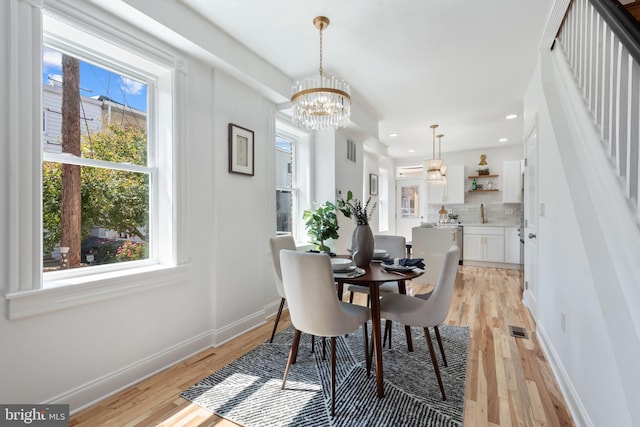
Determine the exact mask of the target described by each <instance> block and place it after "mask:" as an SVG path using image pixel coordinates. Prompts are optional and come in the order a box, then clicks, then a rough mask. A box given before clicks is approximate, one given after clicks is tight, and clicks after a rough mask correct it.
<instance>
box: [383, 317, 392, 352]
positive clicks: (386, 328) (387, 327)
mask: <svg viewBox="0 0 640 427" xmlns="http://www.w3.org/2000/svg"><path fill="white" fill-rule="evenodd" d="M382 337H383V338H382V347H384V345H385V344H386V343H387V338H388V339H389V349H391V320H385V322H384V334H382Z"/></svg>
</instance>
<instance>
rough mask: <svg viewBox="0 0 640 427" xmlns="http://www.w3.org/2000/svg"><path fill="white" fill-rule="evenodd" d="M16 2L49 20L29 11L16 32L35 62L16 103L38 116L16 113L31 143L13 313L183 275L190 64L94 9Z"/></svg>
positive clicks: (18, 131)
mask: <svg viewBox="0 0 640 427" xmlns="http://www.w3.org/2000/svg"><path fill="white" fill-rule="evenodd" d="M12 1H13V4H15V5H17V6H16V10H24V9H27V8H30V9H32V10H37V11H38V12H39V13H31V14H24V13H18V14H17V15H16V16H18V17H19V22H12V30H11V36H12V37H11V45H12V47H13V52H19V54H20V55H27V56H26V57H28V58H29V60H27V61H25V60H21V61H14V62H13V65H12V69H11V70H12V74H14V75H15V76H17V78H16V80H17V87H18V90H16V91H14V92H12V93H11V96H10V98H11V103H12V104H13V106H16V108H17V109H19V110H21V111H26V110H31V111H33V115H28V116H27V117H20V116H17V115H14V116H12V117H11V118H10V128H11V133H12V134H13V135H14V136H16V138H15V140H16V141H20V144H21V145H20V144H18V143H14V144H15V145H12V146H11V147H10V150H9V151H10V152H11V153H12V154H11V155H12V156H13V157H14V158H15V159H17V160H18V163H19V164H18V165H17V166H14V169H13V170H12V171H11V175H12V176H15V177H17V179H16V180H15V184H14V187H13V190H14V191H12V192H11V194H12V197H13V199H12V200H11V201H10V203H11V202H15V203H17V204H19V206H20V209H22V211H16V212H14V213H13V215H12V216H11V221H12V223H14V225H15V227H14V228H15V229H16V233H15V234H13V235H12V236H10V240H11V242H12V243H14V244H15V245H14V247H15V248H16V251H15V253H13V254H12V261H11V262H12V265H15V266H17V268H14V269H12V271H11V272H10V278H9V279H10V280H9V281H10V283H9V286H8V289H7V292H6V293H5V297H6V299H7V300H8V301H9V304H8V307H9V312H8V315H9V317H10V318H18V317H23V316H26V315H33V314H38V313H41V312H46V311H49V310H51V309H60V308H61V306H72V305H77V304H82V303H84V302H90V301H95V300H97V299H102V298H105V297H109V296H114V295H121V294H123V293H129V292H131V289H134V288H145V287H150V286H157V285H162V284H164V283H168V282H171V281H173V280H175V279H176V277H179V276H181V274H182V272H183V270H184V269H182V268H180V267H177V266H178V265H179V264H181V263H182V262H181V259H187V258H188V255H186V254H185V252H184V251H182V250H181V247H183V246H184V245H183V244H179V241H180V239H178V236H179V235H180V234H181V233H179V228H180V227H181V226H182V220H181V218H179V215H178V214H179V213H180V209H179V206H178V201H179V194H178V192H177V191H176V188H178V186H179V185H180V177H181V176H182V175H181V172H180V171H178V170H176V169H175V168H174V166H175V165H177V164H179V161H178V159H179V157H180V150H179V149H178V148H179V146H180V136H181V131H180V129H179V128H178V126H177V123H178V122H179V121H178V120H176V119H177V118H179V115H180V114H181V113H180V111H182V110H183V109H184V105H182V104H184V100H182V97H180V96H176V93H180V89H182V88H183V87H184V78H185V77H184V76H185V74H184V61H183V60H182V59H180V58H178V57H176V56H174V55H173V54H171V53H170V51H169V50H168V49H166V46H164V45H161V44H159V42H155V41H154V40H153V39H151V38H148V39H146V40H144V41H142V40H139V39H137V38H136V37H134V35H133V34H126V33H127V32H126V31H115V30H114V28H115V26H114V25H110V24H109V19H113V17H110V16H109V15H108V14H106V13H105V12H103V11H101V10H100V9H98V8H96V7H95V6H93V5H90V4H86V5H85V4H80V6H82V8H85V7H86V9H87V10H82V11H77V10H72V9H71V8H69V6H67V5H64V4H62V5H61V4H58V3H55V2H45V5H44V7H43V8H42V9H38V8H37V6H34V5H33V4H32V3H31V2H26V1H22V0H12ZM101 18H103V19H101ZM121 25H125V24H124V23H121V24H120V26H121ZM132 31H137V30H135V29H133V28H132ZM22 32H31V33H32V34H42V39H41V40H37V39H36V40H33V39H31V40H26V41H25V38H24V37H20V34H21V33H22ZM139 36H140V37H141V38H144V37H147V36H145V35H144V34H139ZM154 43H157V44H154ZM27 48H28V49H31V50H32V51H33V52H32V53H31V54H30V53H29V52H28V51H25V49H27ZM37 53H39V55H38V54H37ZM38 58H40V59H38ZM36 79H37V80H38V81H35V80H36ZM33 87H38V88H40V90H39V91H34V90H33ZM35 117H39V120H33V118H35ZM12 140H13V139H12ZM24 144H27V145H24ZM36 147H37V148H36ZM25 168H26V170H27V171H28V172H27V173H25V172H24V170H25ZM27 176H31V177H32V178H30V179H25V177H27ZM37 200H40V203H37ZM25 201H27V202H28V203H27V202H25ZM176 274H177V275H178V276H175V275H176ZM67 285H80V286H73V287H68V286H67ZM42 289H47V290H48V291H47V292H46V293H38V292H33V291H37V290H42ZM61 289H64V290H63V291H59V292H58V290H61ZM70 292H73V294H74V298H69V293H70Z"/></svg>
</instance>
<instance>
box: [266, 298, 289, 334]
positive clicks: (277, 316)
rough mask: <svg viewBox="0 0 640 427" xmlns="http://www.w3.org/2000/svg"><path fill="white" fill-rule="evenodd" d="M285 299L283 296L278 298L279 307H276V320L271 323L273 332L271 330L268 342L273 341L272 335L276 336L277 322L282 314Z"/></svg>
mask: <svg viewBox="0 0 640 427" xmlns="http://www.w3.org/2000/svg"><path fill="white" fill-rule="evenodd" d="M285 301H286V299H285V298H282V299H281V300H280V308H279V309H278V314H276V321H275V323H274V324H273V332H271V339H270V340H269V342H270V343H271V342H273V337H274V336H276V329H277V328H278V322H279V321H280V316H281V315H282V309H283V308H284V302H285Z"/></svg>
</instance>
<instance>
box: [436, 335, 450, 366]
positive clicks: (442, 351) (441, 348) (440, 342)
mask: <svg viewBox="0 0 640 427" xmlns="http://www.w3.org/2000/svg"><path fill="white" fill-rule="evenodd" d="M433 329H434V330H435V331H436V338H437V339H438V346H439V347H440V354H441V355H442V361H443V362H444V366H445V367H447V366H449V365H447V357H446V356H445V355H444V346H443V345H442V338H441V337H440V329H438V325H436V326H434V327H433Z"/></svg>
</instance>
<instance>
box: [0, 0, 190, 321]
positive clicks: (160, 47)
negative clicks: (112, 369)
mask: <svg viewBox="0 0 640 427" xmlns="http://www.w3.org/2000/svg"><path fill="white" fill-rule="evenodd" d="M9 1H10V6H9V10H10V15H11V19H10V20H9V22H10V23H11V24H10V29H9V31H10V33H9V34H10V40H9V42H10V57H11V58H10V64H11V68H10V80H11V81H13V82H15V83H16V84H13V85H11V88H10V92H9V111H10V113H9V135H10V143H9V148H8V156H9V158H10V161H9V165H10V171H9V173H10V176H11V177H12V179H11V184H10V190H9V200H8V207H9V208H8V217H9V218H8V219H9V224H10V227H9V233H8V239H7V241H8V245H9V246H8V247H9V248H11V250H10V251H9V256H8V258H9V259H8V266H9V268H8V270H9V271H8V272H7V273H8V279H9V280H8V284H7V285H6V288H5V289H4V290H3V291H4V292H3V293H4V296H5V299H6V301H7V304H6V317H7V318H8V319H18V318H22V317H27V316H32V315H37V314H43V313H46V312H50V311H55V310H59V309H64V308H68V307H73V306H78V305H81V304H87V303H90V302H95V301H100V300H104V299H108V298H113V297H116V296H121V295H126V294H129V293H132V292H139V291H142V290H145V289H149V288H153V287H158V286H165V285H168V284H180V283H183V282H184V280H185V278H186V277H187V274H188V269H189V268H188V260H189V254H188V252H187V247H186V244H185V241H184V237H183V236H184V234H185V233H184V232H180V231H181V230H186V228H187V224H186V223H185V217H184V215H182V214H183V213H184V208H183V207H182V206H181V205H182V204H181V203H180V200H181V196H183V195H185V194H186V184H185V179H184V171H185V168H184V167H183V164H182V161H183V159H184V153H183V150H184V147H183V146H182V145H181V144H180V142H181V141H183V140H184V138H185V136H186V128H185V126H181V124H182V123H183V120H182V119H183V114H184V113H183V111H184V110H185V108H186V101H185V96H184V89H185V87H186V82H185V78H186V77H185V76H186V62H185V61H184V59H182V58H180V57H178V56H177V55H176V54H174V53H172V50H171V49H170V48H169V47H168V46H166V45H164V44H161V43H160V42H159V41H157V40H156V39H152V38H150V37H149V36H148V35H147V34H145V33H142V32H141V31H139V30H138V29H136V28H134V27H129V28H127V29H125V30H123V29H122V27H123V26H126V23H124V22H123V21H121V20H119V19H117V18H115V17H114V16H112V15H110V14H108V13H106V12H105V11H103V10H102V9H100V8H97V7H96V6H94V5H91V4H87V3H86V2H77V1H73V0H71V1H68V2H58V1H50V0H45V1H44V2H43V3H44V6H42V5H41V4H39V3H38V2H35V4H34V2H32V1H29V0H9ZM42 7H44V9H46V11H47V13H48V14H51V15H52V16H58V17H63V19H64V21H66V22H69V23H73V26H75V27H77V28H80V29H82V30H83V31H86V32H87V33H90V34H93V35H95V36H96V37H98V38H102V39H104V40H111V41H113V44H115V45H120V46H126V47H127V50H129V51H130V52H132V54H133V55H132V57H137V58H141V59H142V60H143V61H147V62H149V61H150V62H153V63H155V64H157V66H158V67H159V69H163V70H168V72H166V73H165V74H164V75H159V76H157V78H158V81H159V90H158V94H157V96H158V99H161V100H164V101H165V103H164V105H167V104H169V105H170V108H166V109H161V111H157V112H155V114H156V115H157V116H156V117H157V119H156V120H155V123H156V125H155V126H154V127H153V128H151V127H150V129H149V133H150V134H151V133H152V132H154V133H155V134H157V135H158V138H159V139H158V144H162V145H163V147H165V152H166V153H167V154H168V155H166V156H158V158H157V159H158V163H157V164H156V165H155V166H156V167H158V168H159V169H162V168H165V169H164V170H167V171H170V172H169V173H168V174H160V176H159V177H158V180H159V183H158V185H157V186H156V187H155V188H163V190H164V191H168V192H169V193H170V194H171V197H165V198H159V197H158V194H153V192H151V194H150V197H155V198H157V200H158V209H157V212H150V222H151V221H154V222H155V223H156V224H155V225H156V230H157V234H156V242H158V241H159V242H162V246H163V247H165V248H169V249H168V250H164V251H162V250H159V251H157V263H155V264H151V265H149V263H148V262H130V263H119V264H118V265H117V268H116V267H107V266H105V268H104V269H96V270H94V269H93V267H92V269H91V270H92V272H91V274H89V275H87V274H79V273H78V272H71V271H69V272H62V273H61V274H56V275H51V276H50V277H51V279H52V280H51V281H50V283H47V285H46V286H45V285H44V280H43V274H42V230H41V168H42V166H41V160H42V158H43V157H42V156H43V154H42V148H41V135H42V93H41V92H42V91H41V79H42V76H41V61H42V39H43V37H41V35H42V30H41V29H42V23H43V10H42ZM116 29H117V31H116ZM39 35H40V36H39ZM29 53H30V54H29ZM167 97H169V100H170V101H171V102H169V101H167ZM158 123H162V124H166V123H172V124H173V125H172V126H169V127H166V128H163V129H161V128H160V126H159V125H158ZM151 154H153V153H150V155H151ZM167 168H168V169H167ZM163 200H164V201H165V202H163ZM158 224H170V226H168V227H167V226H163V227H158V226H157V225H158ZM156 244H157V243H156ZM125 264H130V265H125ZM94 271H95V273H94Z"/></svg>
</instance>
